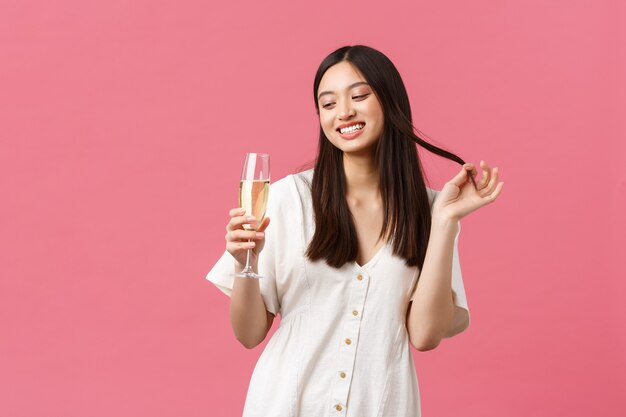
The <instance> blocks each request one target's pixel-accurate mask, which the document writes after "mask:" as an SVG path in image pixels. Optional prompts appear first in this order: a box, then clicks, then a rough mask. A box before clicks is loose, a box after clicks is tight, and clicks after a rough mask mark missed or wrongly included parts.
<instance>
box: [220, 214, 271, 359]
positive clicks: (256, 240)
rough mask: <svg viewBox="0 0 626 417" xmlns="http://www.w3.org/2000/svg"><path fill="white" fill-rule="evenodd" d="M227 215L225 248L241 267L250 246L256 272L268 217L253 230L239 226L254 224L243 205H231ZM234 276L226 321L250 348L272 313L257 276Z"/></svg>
mask: <svg viewBox="0 0 626 417" xmlns="http://www.w3.org/2000/svg"><path fill="white" fill-rule="evenodd" d="M229 215H230V216H231V219H230V221H229V222H228V225H227V226H226V237H225V238H226V250H227V251H228V252H230V254H231V255H232V256H233V258H234V259H235V271H241V270H243V269H244V267H245V262H246V260H247V258H248V256H247V255H248V253H247V251H248V250H250V265H251V266H252V268H253V269H254V271H255V272H258V260H259V253H260V252H261V251H262V250H263V247H264V246H265V233H264V232H265V229H266V228H267V227H268V225H269V223H270V218H269V217H265V218H264V219H263V221H262V222H261V224H260V225H258V229H257V230H256V231H254V230H244V228H243V225H244V224H253V223H254V225H255V226H256V225H257V222H256V219H255V218H254V217H247V216H245V210H244V209H242V208H239V207H238V208H234V209H232V210H230V212H229ZM261 279H262V278H261ZM234 280H235V281H234V282H233V289H232V292H231V294H230V324H231V326H232V328H233V331H234V333H235V337H236V338H237V340H239V342H241V344H242V345H244V346H245V347H246V348H248V349H252V348H253V347H255V346H257V345H258V344H259V343H261V342H262V341H263V340H264V339H265V336H267V332H269V330H270V328H271V327H272V323H273V322H274V314H272V313H270V312H269V311H267V309H266V306H265V301H263V297H262V296H261V289H260V287H259V280H258V279H250V278H240V277H235V278H234Z"/></svg>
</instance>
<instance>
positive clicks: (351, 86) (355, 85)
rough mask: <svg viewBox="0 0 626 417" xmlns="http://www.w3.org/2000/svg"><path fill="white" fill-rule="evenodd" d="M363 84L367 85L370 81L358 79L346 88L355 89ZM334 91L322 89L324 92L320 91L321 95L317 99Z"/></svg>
mask: <svg viewBox="0 0 626 417" xmlns="http://www.w3.org/2000/svg"><path fill="white" fill-rule="evenodd" d="M363 84H365V85H369V84H368V83H366V82H365V81H358V82H356V83H354V84H350V85H349V86H348V88H346V90H351V89H353V88H354V87H358V86H360V85H363ZM332 93H333V92H332V91H322V92H321V93H320V95H319V96H317V99H318V100H319V99H320V98H322V96H323V95H326V94H332Z"/></svg>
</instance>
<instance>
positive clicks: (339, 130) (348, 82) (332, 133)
mask: <svg viewBox="0 0 626 417" xmlns="http://www.w3.org/2000/svg"><path fill="white" fill-rule="evenodd" d="M317 100H318V105H319V112H320V125H321V126H322V130H323V131H324V133H325V134H326V137H327V138H328V140H329V141H330V142H331V143H332V144H333V145H335V146H336V147H337V148H339V149H341V150H342V151H343V152H348V153H363V152H373V150H374V149H375V145H376V143H377V142H378V139H379V138H380V136H381V134H382V132H383V120H384V117H383V109H382V106H381V104H380V101H378V97H376V95H375V94H374V90H372V88H371V87H370V86H369V84H368V83H367V82H366V81H365V77H363V75H362V74H361V73H360V72H359V70H357V69H356V68H355V67H353V66H352V65H351V64H350V63H349V62H347V61H342V62H340V63H338V64H335V65H333V66H332V67H330V68H329V69H328V70H327V71H326V72H325V73H324V76H323V77H322V79H321V81H320V85H319V88H318V91H317Z"/></svg>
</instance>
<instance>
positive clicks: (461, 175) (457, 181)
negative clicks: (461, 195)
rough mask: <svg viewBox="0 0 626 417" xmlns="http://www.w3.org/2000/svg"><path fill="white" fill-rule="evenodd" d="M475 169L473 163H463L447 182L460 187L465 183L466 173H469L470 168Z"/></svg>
mask: <svg viewBox="0 0 626 417" xmlns="http://www.w3.org/2000/svg"><path fill="white" fill-rule="evenodd" d="M472 169H473V170H474V171H475V170H476V168H474V165H473V164H465V165H463V168H461V170H460V171H459V172H458V173H457V174H456V175H455V176H454V177H453V178H452V179H451V180H450V181H448V183H451V184H454V185H456V186H457V187H459V188H461V187H462V186H463V184H465V183H466V182H467V180H468V178H469V177H468V175H471V172H472V171H471V170H472Z"/></svg>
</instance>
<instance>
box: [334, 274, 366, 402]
mask: <svg viewBox="0 0 626 417" xmlns="http://www.w3.org/2000/svg"><path fill="white" fill-rule="evenodd" d="M368 287H369V276H368V275H367V274H365V273H363V272H358V273H357V274H356V275H355V279H354V280H353V282H352V285H351V286H350V299H349V300H348V304H347V305H346V314H345V315H344V316H343V317H344V319H343V323H342V332H341V339H340V348H339V358H338V360H337V365H338V368H337V369H336V371H337V374H336V375H337V376H336V377H335V378H334V381H333V384H332V385H333V386H332V398H333V402H334V404H336V405H341V406H342V410H343V412H345V409H346V407H345V405H346V404H347V402H348V394H349V392H350V386H351V383H352V375H353V372H352V371H353V368H354V360H355V357H356V349H357V346H358V340H359V331H360V328H361V317H362V313H361V312H362V311H363V306H364V305H365V299H366V297H367V290H368ZM354 312H357V314H354ZM337 411H338V410H335V413H337Z"/></svg>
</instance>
